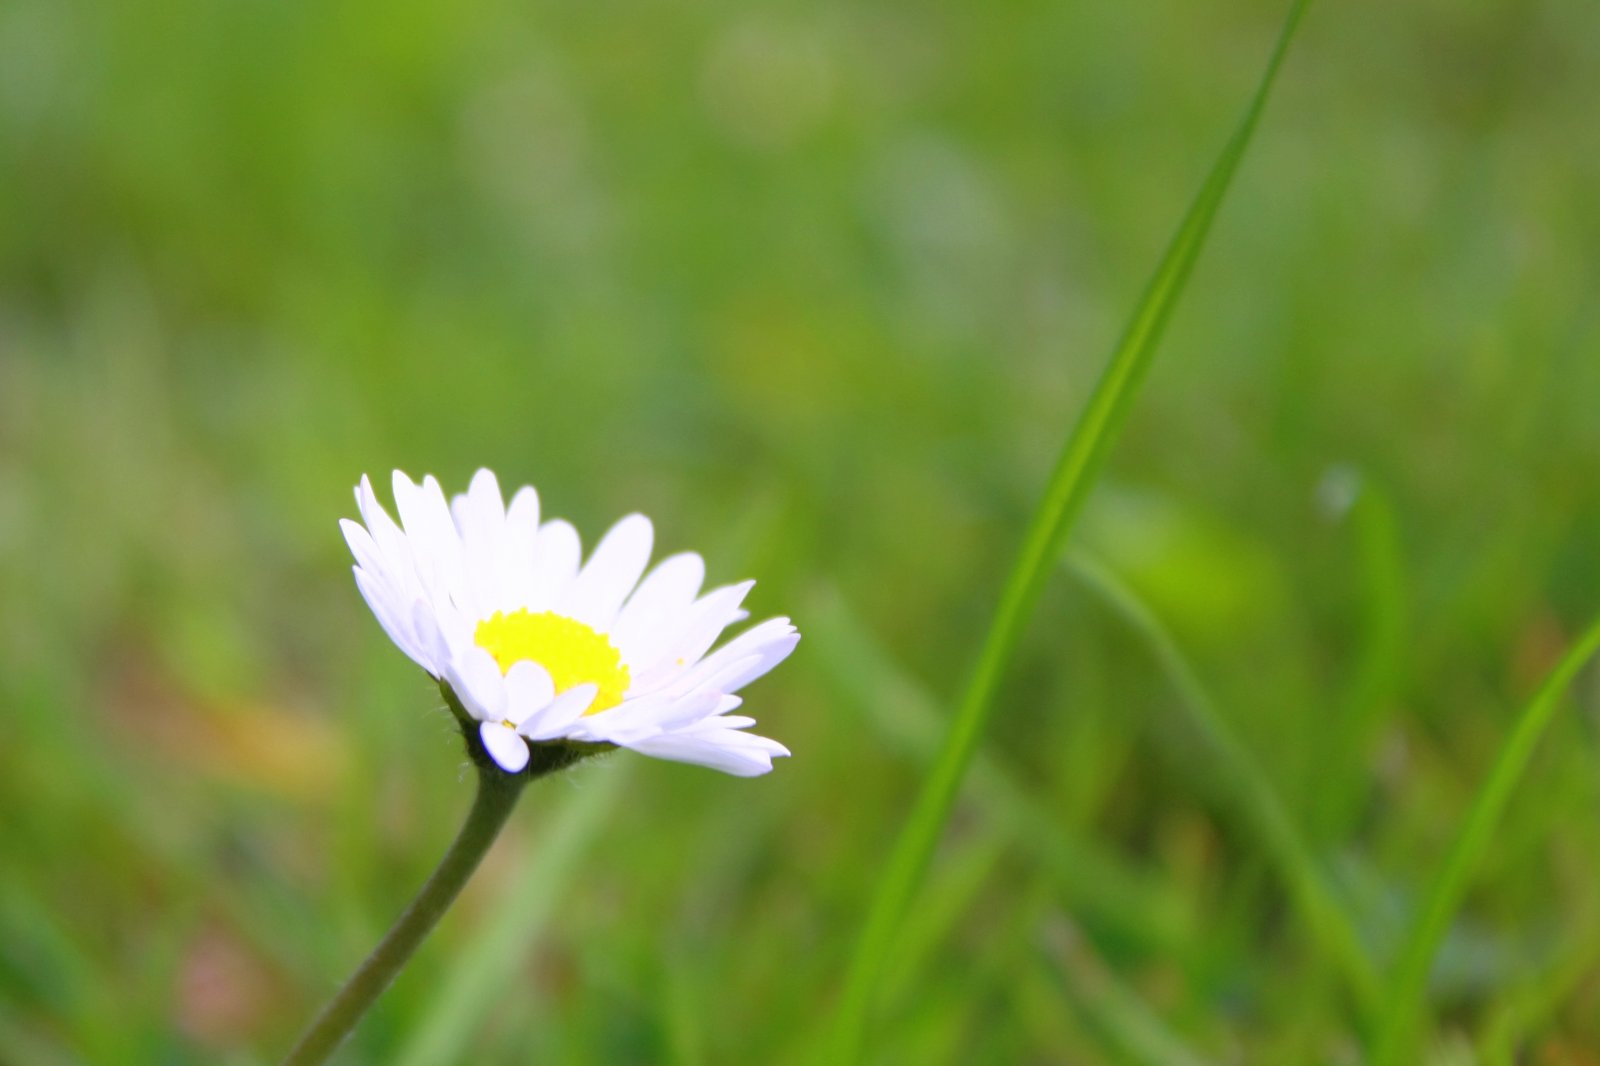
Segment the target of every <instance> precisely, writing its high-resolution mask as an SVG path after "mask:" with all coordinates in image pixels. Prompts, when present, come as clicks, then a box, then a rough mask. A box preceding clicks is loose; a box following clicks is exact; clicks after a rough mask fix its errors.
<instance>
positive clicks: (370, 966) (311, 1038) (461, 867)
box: [283, 701, 595, 1066]
mask: <svg viewBox="0 0 1600 1066" xmlns="http://www.w3.org/2000/svg"><path fill="white" fill-rule="evenodd" d="M452 702H453V701H452ZM462 733H463V734H464V736H465V739H466V741H467V750H468V753H469V754H470V755H471V756H472V762H473V765H474V767H475V768H476V769H477V772H478V794H477V797H476V798H475V799H473V801H472V810H471V811H469V812H468V813H467V820H466V822H465V824H463V825H462V827H461V831H460V832H459V833H457V834H456V839H455V842H454V843H452V844H451V845H450V850H449V851H447V852H445V853H444V858H443V859H441V860H440V861H439V866H438V869H436V870H434V871H433V876H432V877H429V878H428V881H427V883H426V884H424V885H423V886H422V890H421V891H420V892H418V893H417V896H416V898H415V899H413V900H412V901H411V906H409V907H407V908H406V911H405V913H404V914H402V915H401V916H400V920H399V921H397V922H395V923H394V927H393V928H392V929H390V930H389V932H388V934H387V935H386V936H385V937H384V938H383V940H382V942H380V943H379V944H378V946H377V948H376V949H374V950H373V952H372V954H371V955H369V956H367V960H366V961H365V962H363V963H362V964H361V967H360V969H358V970H356V972H355V973H354V974H352V975H351V977H350V979H349V980H348V981H346V982H345V984H344V987H343V988H341V989H339V993H338V995H336V996H334V997H333V999H332V1000H331V1001H330V1002H329V1003H328V1005H327V1006H326V1007H324V1008H323V1009H322V1013H321V1014H319V1015H317V1019H316V1021H314V1022H312V1023H311V1027H310V1028H309V1029H307V1030H306V1031H305V1035H303V1036H302V1037H301V1038H300V1042H299V1043H297V1044H296V1045H295V1046H294V1050H293V1051H291V1052H289V1055H288V1057H287V1058H285V1059H284V1060H283V1066H318V1064H320V1063H323V1062H326V1061H327V1059H328V1056H329V1055H332V1054H333V1053H334V1051H335V1050H337V1049H338V1047H339V1045H340V1044H341V1043H343V1042H344V1039H345V1037H347V1036H349V1035H350V1031H351V1030H352V1029H354V1028H355V1026H356V1023H357V1022H359V1021H360V1020H361V1016H362V1015H364V1014H366V1012H367V1010H368V1008H370V1007H371V1006H372V1004H373V1003H374V1002H376V1001H377V998H378V997H379V996H380V995H382V994H383V990H384V989H386V988H388V987H389V983H390V982H391V981H393V980H394V979H395V977H396V976H398V975H399V973H400V971H401V970H402V969H404V968H405V965H406V963H407V962H408V961H409V960H410V958H411V954H412V952H414V951H416V950H417V945H419V944H421V943H422V941H423V939H424V938H426V937H427V935H428V934H429V933H430V932H432V931H433V927H434V926H435V925H437V924H438V923H439V919H440V918H441V917H443V916H444V912H445V911H446V910H448V909H449V908H450V904H451V903H453V902H455V898H456V896H458V895H459V894H460V893H461V889H462V888H463V887H464V886H465V885H466V883H467V880H468V879H469V878H470V877H471V876H472V872H473V871H474V870H476V869H477V868H478V863H480V862H482V861H483V857H484V856H485V855H486V854H488V852H489V848H490V846H491V845H493V844H494V841H495V837H497V836H499V835H500V830H501V828H503V827H504V826H505V824H506V819H507V818H509V817H510V816H511V811H512V809H513V808H514V807H516V805H517V798H518V797H519V796H521V795H522V789H523V787H524V786H526V785H527V783H528V782H529V781H531V780H533V779H534V778H535V777H542V776H544V775H545V774H547V773H551V772H553V771H555V770H560V769H563V768H565V767H567V766H570V765H571V764H572V763H574V762H577V761H578V760H579V759H582V758H584V757H586V756H587V755H590V754H593V750H592V749H593V748H594V747H595V746H593V745H586V746H578V745H565V744H553V745H545V744H541V745H537V746H536V747H535V748H534V752H533V758H532V760H531V761H530V762H529V765H528V768H527V769H526V770H524V771H523V772H522V773H519V774H508V773H506V772H505V771H504V770H502V769H500V767H498V766H496V765H495V764H494V762H493V761H492V760H491V759H490V758H489V756H488V754H487V753H486V752H484V751H483V745H482V743H481V742H480V741H479V740H478V735H477V730H476V729H474V728H470V727H469V726H468V725H467V724H466V723H465V722H464V723H463V725H462Z"/></svg>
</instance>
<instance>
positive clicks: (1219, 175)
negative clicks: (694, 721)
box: [827, 0, 1307, 1064]
mask: <svg viewBox="0 0 1600 1066" xmlns="http://www.w3.org/2000/svg"><path fill="white" fill-rule="evenodd" d="M1306 4H1307V0H1295V3H1294V4H1293V5H1292V6H1291V7H1290V9H1289V14H1288V17H1287V18H1286V19H1285V20H1284V24H1283V29H1282V31H1281V32H1280V34H1279V36H1278V40H1277V43H1276V45H1275V46H1274V47H1273V50H1272V55H1271V57H1270V58H1269V59H1268V61H1267V66H1266V70H1265V72H1264V73H1263V74H1262V76H1261V81H1260V83H1259V84H1258V85H1257V87H1256V91H1255V95H1254V96H1253V97H1252V98H1251V100H1250V103H1249V105H1248V106H1247V107H1246V109H1245V112H1244V115H1243V117H1242V118H1241V119H1240V121H1239V125H1238V127H1237V128H1236V129H1235V130H1234V132H1233V135H1232V136H1231V137H1230V138H1229V139H1228V142H1227V144H1225V145H1224V146H1223V149H1222V152H1221V154H1220V155H1219V156H1218V157H1217V160H1216V162H1215V163H1214V164H1213V165H1212V168H1211V172H1210V174H1209V175H1208V176H1207V178H1206V180H1205V183H1204V184H1203V185H1202V186H1201V187H1200V192H1199V194H1198V195H1197V196H1196V197H1195V199H1194V202H1193V203H1192V204H1191V205H1190V207H1189V210H1188V212H1187V214H1185V215H1184V218H1183V221H1182V223H1181V224H1180V225H1179V226H1178V230H1177V233H1176V234H1175V235H1174V237H1173V239H1172V243H1171V244H1170V245H1169V246H1168V248H1167V251H1166V254H1165V255H1164V256H1163V257H1162V259H1161V263H1160V265H1159V266H1157V267H1156V271H1155V274H1154V275H1153V276H1152V277H1151V279H1150V282H1149V285H1148V286H1147V287H1146V289H1145V292H1144V295H1143V296H1142V297H1141V299H1140V301H1139V303H1138V306H1137V307H1136V308H1135V309H1134V312H1133V316H1132V318H1131V320H1130V321H1129V324H1128V327H1127V330H1126V332H1125V333H1124V334H1123V337H1122V341H1121V343H1120V344H1119V345H1118V346H1117V350H1116V352H1115V353H1114V354H1113V355H1112V357H1111V361H1110V363H1109V364H1108V365H1107V367H1106V369H1105V372H1104V373H1103V375H1102V376H1101V378H1100V381H1099V383H1098V384H1097V385H1096V386H1095V390H1094V393H1093V395H1091V396H1090V398H1089V403H1088V406H1087V407H1086V408H1085V409H1084V412H1083V414H1082V415H1081V416H1080V418H1079V419H1078V423H1077V425H1076V426H1074V428H1073V431H1072V434H1071V436H1070V437H1069V438H1068V440H1067V444H1066V447H1065V448H1064V449H1063V451H1062V453H1061V458H1060V459H1059V461H1058V462H1057V464H1056V468H1055V471H1054V472H1053V473H1052V474H1051V477H1050V483H1049V485H1048V486H1047V487H1046V489H1045V493H1044V497H1043V499H1042V500H1041V501H1040V503H1039V507H1038V509H1037V510H1036V511H1035V512H1034V515H1033V519H1032V522H1031V524H1030V526H1029V529H1028V533H1027V537H1026V539H1025V540H1024V542H1023V546H1022V552H1021V555H1020V556H1019V557H1018V559H1017V562H1016V565H1015V566H1014V567H1013V569H1012V571H1011V575H1010V577H1009V578H1008V579H1007V581H1006V586H1005V590H1004V592H1003V593H1002V594H1001V598H1000V604H999V606H998V607H997V608H996V611H995V616H994V619H993V621H992V622H991V624H990V627H989V632H988V635H987V636H986V637H985V639H984V643H983V647H982V650H981V651H980V653H979V655H978V662H977V668H976V669H975V670H974V672H973V675H972V680H971V682H970V683H969V684H968V687H967V690H966V693H965V695H964V696H963V698H962V701H961V705H960V708H959V709H958V710H957V712H956V716H955V718H954V720H953V721H952V722H951V725H950V729H949V732H948V733H947V735H946V737H945V742H944V746H943V748H942V750H941V751H940V754H939V758H938V760H937V762H936V763H935V764H934V767H933V770H932V771H931V772H930V773H929V775H928V776H927V778H926V779H925V780H924V782H923V786H922V790H921V792H920V793H919V795H918V796H917V800H916V804H915V806H914V807H913V808H912V811H911V814H910V816H909V818H908V819H907V821H906V824H905V828H904V829H903V830H902V831H901V834H900V837H899V839H898V841H897V842H896V844H895V848H894V851H893V853H892V854H891V855H890V857H889V861H888V864H887V868H886V869H885V871H884V875H883V878H882V879H881V880H880V881H879V882H878V889H877V891H876V893H875V894H874V897H873V901H872V904H871V906H870V909H869V911H868V915H867V921H866V925H865V927H864V929H863V931H862V934H861V937H860V940H859V941H858V943H857V946H856V950H855V954H854V956H853V957H852V959H851V962H850V967H849V970H848V972H847V975H846V977H845V985H844V990H843V993H842V995H841V998H840V1000H839V1006H838V1010H837V1014H836V1016H835V1020H834V1025H833V1029H832V1032H831V1045H830V1047H829V1048H828V1049H827V1055H828V1060H829V1061H830V1062H832V1063H838V1064H845V1063H851V1062H854V1061H856V1060H857V1059H858V1058H859V1057H860V1054H861V1045H862V1040H863V1038H864V1035H865V1030H866V1024H867V1019H868V1016H869V1014H870V1011H871V1008H872V1005H873V1001H874V998H875V996H876V993H877V989H878V985H879V982H880V980H881V978H882V974H883V970H884V967H885V965H886V963H887V961H888V956H889V952H890V951H891V949H892V948H893V944H894V938H895V933H896V931H897V929H898V928H899V924H900V920H901V917H902V916H903V915H904V913H905V910H906V907H907V905H908V904H909V902H910V900H911V897H912V896H913V895H914V894H915V892H916V890H917V885H918V884H919V883H920V882H921V880H922V875H923V872H924V871H925V870H926V868H927V865H928V860H929V858H930V857H931V855H932V854H933V849H934V846H935V845H936V844H937V842H938V839H939V836H940V834H941V833H942V831H943V829H944V824H945V820H946V818H947V817H948V816H949V813H950V809H951V807H952V805H953V804H954V803H955V798H956V793H957V792H958V791H959V789H960V786H961V779H962V777H963V776H964V775H965V773H966V769H967V764H968V763H969V762H970V761H971V760H972V755H973V752H974V751H975V750H976V749H977V746H978V740H979V738H980V736H981V735H982V733H983V726H984V721H985V719H987V717H988V715H989V710H990V707H991V705H992V703H993V699H994V693H995V690H996V688H997V687H998V685H999V683H1000V678H1001V676H1002V675H1003V674H1004V672H1005V669H1006V667H1007V666H1008V665H1009V664H1010V662H1011V658H1012V656H1013V654H1014V653H1015V651H1016V647H1017V642H1018V641H1019V640H1020V638H1021V636H1022V630H1023V626H1024V625H1025V624H1026V622H1027V619H1028V616H1029V615H1030V614H1031V613H1032V609H1033V606H1034V604H1035V602H1037V600H1038V598H1039V593H1040V591H1041V589H1042V588H1043V585H1044V582H1045V580H1046V579H1047V577H1048V575H1049V573H1050V571H1051V570H1052V568H1053V566H1054V563H1055V560H1056V558H1057V557H1058V556H1059V555H1060V553H1061V548H1062V546H1063V544H1064V543H1065V542H1066V539H1067V535H1068V534H1069V533H1070V532H1071V529H1072V525H1073V522H1074V520H1075V519H1076V518H1077V516H1078V513H1079V511H1081V510H1082V508H1083V503H1084V500H1085V499H1086V498H1087V497H1088V494H1089V490H1090V488H1091V487H1092V486H1093V485H1094V482H1095V478H1096V476H1097V475H1098V474H1099V472H1100V467H1101V465H1102V464H1103V463H1104V461H1105V457H1106V453H1107V452H1108V451H1109V450H1110V448H1111V445H1112V443H1113V442H1114V441H1115V440H1116V437H1117V434H1118V432H1119V430H1121V428H1122V424H1123V422H1124V421H1125V420H1126V419H1127V416H1128V411H1129V410H1130V409H1131V407H1132V405H1133V401H1134V398H1135V396H1136V395H1137V394H1138V391H1139V386H1140V384H1141V383H1142V382H1143V380H1144V377H1145V375H1146V373H1147V372H1148V371H1149V369H1150V363H1151V361H1152V360H1153V359H1154V357H1155V352H1156V345H1157V343H1158V342H1159V341H1160V339H1161V334H1162V332H1163V330H1164V328H1165V326H1166V324H1167V321H1168V319H1169V318H1170V317H1171V315H1172V310H1173V308H1174V307H1175V306H1176V305H1177V302H1178V298H1179V296H1181V295H1182V293H1183V290H1184V287H1185V284H1186V282H1187V281H1188V278H1189V275H1190V272H1191V271H1192V270H1193V268H1194V263H1195V259H1196V258H1197V257H1198V256H1199V254H1200V249H1201V247H1202V246H1203V245H1204V243H1205V238H1206V234H1207V232H1208V231H1209V230H1210V228H1211V223H1212V220H1213V219H1214V218H1215V217H1216V214H1217V209H1218V208H1219V207H1220V206H1221V204H1222V198H1223V195H1224V194H1225V193H1226V192H1227V190H1228V186H1229V184H1230V183H1231V181H1232V180H1233V175H1234V172H1235V171H1236V170H1237V169H1238V166H1239V160H1240V158H1241V157H1242V156H1243V155H1244V150H1245V148H1246V146H1247V145H1248V144H1249V143H1250V138H1251V135H1252V134H1253V133H1254V132H1255V128H1256V124H1257V122H1258V121H1259V120H1260V117H1261V112H1262V109H1263V107H1264V106H1265V104H1266V100H1267V96H1268V95H1269V93H1270V92H1271V89H1272V84H1273V81H1274V80H1275V79H1276V77H1277V74H1278V69H1279V67H1280V66H1281V65H1282V63H1283V57H1284V54H1285V52H1286V51H1287V50H1288V47H1289V42H1290V40H1291V39H1292V38H1293V36H1294V31H1295V28H1296V27H1297V26H1298V25H1299V23H1300V18H1301V16H1302V14H1303V13H1304V12H1305V8H1306Z"/></svg>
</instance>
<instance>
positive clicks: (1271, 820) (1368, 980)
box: [1070, 553, 1380, 1017]
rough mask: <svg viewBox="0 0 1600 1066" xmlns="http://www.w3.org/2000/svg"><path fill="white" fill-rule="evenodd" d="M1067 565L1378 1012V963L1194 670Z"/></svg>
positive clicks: (1105, 580) (1120, 591)
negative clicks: (1131, 643)
mask: <svg viewBox="0 0 1600 1066" xmlns="http://www.w3.org/2000/svg"><path fill="white" fill-rule="evenodd" d="M1070 562H1071V565H1072V568H1073V570H1074V571H1075V572H1076V573H1077V574H1078V575H1079V576H1080V577H1082V578H1083V579H1084V581H1085V583H1086V584H1088V585H1089V586H1090V587H1091V588H1093V589H1094V590H1095V591H1096V592H1097V593H1099V595H1100V596H1101V598H1102V599H1104V600H1105V602H1106V603H1107V604H1109V605H1110V606H1111V607H1112V608H1113V609H1114V610H1115V611H1116V612H1117V613H1118V614H1119V615H1121V616H1122V617H1123V619H1124V620H1126V621H1127V622H1128V624H1129V625H1131V626H1132V627H1133V628H1134V629H1135V630H1137V631H1138V632H1139V634H1140V635H1141V636H1142V637H1144V639H1145V641H1146V642H1147V643H1148V644H1149V645H1150V647H1151V650H1152V651H1153V652H1154V654H1155V657H1156V660H1157V661H1158V662H1159V663H1160V665H1161V668H1162V670H1163V671H1165V673H1166V675H1167V677H1168V679H1169V680H1170V682H1171V683H1172V686H1173V688H1175V689H1176V690H1177V692H1178V695H1179V696H1180V697H1181V699H1180V704H1181V706H1183V707H1184V708H1185V709H1187V710H1188V712H1189V718H1190V721H1191V722H1192V723H1193V725H1194V728H1195V730H1196V731H1197V732H1198V733H1199V734H1200V736H1201V737H1202V738H1203V739H1204V741H1205V743H1206V744H1207V746H1208V747H1209V749H1210V755H1211V757H1212V758H1213V759H1215V760H1216V762H1217V764H1218V770H1219V772H1218V773H1217V774H1216V780H1217V781H1218V782H1219V784H1220V785H1221V786H1222V787H1223V788H1224V789H1225V790H1226V791H1227V792H1228V796H1227V797H1226V798H1227V799H1228V800H1229V801H1230V802H1231V803H1232V804H1233V805H1234V806H1235V807H1236V808H1237V810H1238V812H1239V814H1240V816H1242V817H1243V819H1244V820H1245V821H1246V822H1247V823H1248V824H1249V825H1250V827H1251V829H1252V831H1253V832H1254V834H1255V836H1256V837H1257V838H1258V839H1259V841H1260V843H1261V847H1262V849H1263V850H1264V851H1265V852H1266V854H1267V856H1268V858H1269V859H1270V860H1271V862H1272V864H1273V865H1274V866H1275V867H1276V868H1277V870H1278V874H1279V876H1280V877H1282V878H1283V881H1284V884H1285V885H1286V886H1287V888H1288V891H1289V897H1290V899H1291V901H1292V902H1293V904H1294V906H1295V908H1296V909H1297V910H1298V911H1299V912H1300V915H1301V917H1302V919H1303V920H1304V921H1305V923H1306V925H1307V927H1308V928H1309V930H1310V932H1311V935H1312V937H1313V939H1314V940H1315V941H1316V943H1317V945H1318V946H1319V947H1320V948H1321V949H1322V951H1323V952H1325V953H1326V954H1327V955H1328V956H1329V957H1330V958H1331V959H1333V960H1334V962H1335V963H1336V964H1337V965H1338V967H1339V970H1340V972H1341V973H1342V975H1343V977H1344V979H1345V981H1346V983H1347V984H1348V985H1349V986H1350V990H1351V992H1352V993H1353V994H1354V995H1355V998H1356V1000H1357V1002H1358V1003H1360V1005H1361V1006H1362V1008H1363V1010H1364V1011H1365V1012H1366V1013H1367V1015H1368V1016H1369V1017H1371V1016H1375V1015H1376V1012H1377V1008H1378V1000H1379V996H1380V990H1379V981H1378V971H1377V968H1376V967H1375V966H1374V965H1373V963H1372V960H1371V958H1370V957H1369V956H1368V954H1367V950H1366V947H1365V946H1364V945H1363V944H1362V942H1361V937H1360V935H1359V934H1358V933H1357V930H1356V927H1355V924H1354V923H1353V922H1352V921H1351V920H1350V918H1349V916H1348V913H1347V911H1346V909H1345V907H1344V906H1343V904H1342V903H1341V902H1340V900H1339V898H1338V896H1337V894H1336V893H1335V892H1334V890H1333V888H1332V886H1331V885H1329V883H1328V880H1327V878H1326V877H1325V876H1324V874H1323V871H1322V868H1321V866H1320V865H1319V864H1318V863H1317V861H1316V859H1315V857H1314V855H1313V851H1312V848H1311V845H1310V844H1309V843H1307V841H1306V839H1305V837H1304V835H1303V834H1302V833H1301V832H1300V830H1299V828H1298V827H1297V826H1296V825H1295V822H1294V819H1293V818H1291V817H1290V815H1289V812H1288V810H1287V809H1286V808H1285V807H1284V805H1283V801H1282V800H1281V799H1280V798H1279V796H1278V792H1277V789H1275V788H1274V787H1273V784H1272V782H1271V781H1270V780H1269V779H1268V777H1267V774H1266V771H1265V770H1263V769H1262V767H1261V765H1260V763H1258V762H1257V761H1256V760H1255V758H1254V757H1253V756H1252V755H1251V754H1250V752H1249V750H1248V749H1247V748H1246V747H1245V746H1244V745H1243V744H1242V743H1241V742H1240V741H1239V738H1238V737H1237V736H1235V735H1234V733H1233V731H1232V729H1230V728H1229V727H1228V724H1227V721H1226V719H1225V718H1223V716H1222V715H1221V714H1220V713H1219V712H1218V710H1217V706H1216V701H1215V700H1213V699H1212V698H1211V694H1210V692H1209V691H1208V690H1207V689H1206V687H1205V684H1204V683H1203V682H1202V681H1201V680H1200V676H1199V674H1197V673H1196V672H1195V670H1194V668H1193V667H1192V666H1191V665H1190V664H1189V661H1188V659H1187V658H1186V657H1185V656H1184V654H1183V651H1182V649H1180V648H1179V647H1178V644H1177V641H1175V640H1174V639H1173V638H1172V635H1171V634H1170V633H1169V632H1167V630H1166V628H1165V627H1164V626H1162V624H1161V622H1160V620H1159V619H1158V618H1156V616H1155V614H1154V612H1152V611H1151V610H1150V609H1149V607H1147V606H1146V605H1145V604H1144V602H1143V601H1142V600H1140V599H1139V597H1138V596H1137V595H1136V594H1135V593H1134V592H1133V590H1132V589H1130V588H1128V587H1127V585H1126V584H1124V583H1123V582H1122V581H1121V580H1119V579H1118V578H1117V577H1116V576H1115V575H1114V574H1112V573H1111V572H1110V571H1109V570H1107V569H1106V568H1105V567H1104V566H1102V565H1100V564H1099V563H1097V562H1093V561H1091V560H1090V559H1088V558H1087V557H1085V556H1083V555H1080V554H1076V553H1075V554H1074V555H1073V556H1072V557H1071V560H1070Z"/></svg>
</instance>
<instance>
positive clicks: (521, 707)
mask: <svg viewBox="0 0 1600 1066" xmlns="http://www.w3.org/2000/svg"><path fill="white" fill-rule="evenodd" d="M555 698H556V684H555V682H554V681H552V680H550V672H549V671H548V670H546V669H545V668H544V667H543V666H540V665H539V664H538V663H536V662H534V661H533V660H532V659H523V660H522V661H521V662H517V663H512V664H511V669H510V671H509V672H507V674H506V717H507V718H508V719H510V720H511V721H513V722H527V721H528V720H529V719H530V718H532V717H533V716H534V715H535V714H537V713H539V712H540V711H542V710H544V709H545V707H547V706H548V705H549V703H550V701H551V700H553V699H555Z"/></svg>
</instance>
